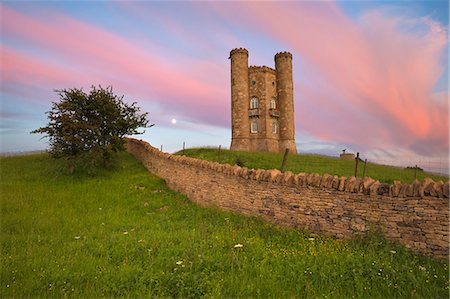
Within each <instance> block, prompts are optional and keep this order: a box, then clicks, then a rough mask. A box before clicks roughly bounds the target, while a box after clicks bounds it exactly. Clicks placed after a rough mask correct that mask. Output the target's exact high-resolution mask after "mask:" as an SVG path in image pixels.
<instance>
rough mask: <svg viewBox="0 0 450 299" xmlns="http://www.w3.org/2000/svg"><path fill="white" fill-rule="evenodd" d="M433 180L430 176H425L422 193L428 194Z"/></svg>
mask: <svg viewBox="0 0 450 299" xmlns="http://www.w3.org/2000/svg"><path fill="white" fill-rule="evenodd" d="M433 185H434V181H433V180H432V179H430V178H425V179H424V180H423V182H422V187H423V193H424V194H425V195H430V192H432V191H431V190H432V189H433Z"/></svg>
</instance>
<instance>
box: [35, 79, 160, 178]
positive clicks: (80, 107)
mask: <svg viewBox="0 0 450 299" xmlns="http://www.w3.org/2000/svg"><path fill="white" fill-rule="evenodd" d="M56 92H57V93H58V95H59V97H60V102H58V103H56V102H52V110H51V111H48V112H47V114H48V119H49V123H48V124H47V126H46V127H42V128H39V129H36V130H34V131H32V132H31V133H44V134H47V136H46V137H48V138H49V142H50V153H51V154H52V155H53V156H54V157H55V158H67V159H68V161H74V160H76V159H77V158H80V157H86V156H89V157H91V158H94V157H100V158H101V160H102V161H103V165H104V167H105V168H108V167H109V165H110V162H111V158H112V153H113V152H117V151H120V150H124V144H125V140H124V138H123V137H124V136H125V135H132V134H142V133H143V132H138V130H137V129H138V128H139V127H146V126H147V124H148V120H147V113H142V114H139V107H137V106H136V103H132V104H131V105H129V104H127V103H125V102H123V96H120V97H119V96H117V95H115V94H114V93H113V91H112V87H107V88H102V87H101V86H99V87H98V88H97V87H95V86H92V87H91V91H90V93H89V94H86V93H85V92H84V91H83V90H82V89H77V88H73V89H62V90H56ZM151 126H153V125H151ZM151 126H150V127H151ZM69 167H70V168H71V171H73V170H74V166H73V163H69Z"/></svg>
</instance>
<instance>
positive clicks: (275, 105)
mask: <svg viewBox="0 0 450 299" xmlns="http://www.w3.org/2000/svg"><path fill="white" fill-rule="evenodd" d="M270 109H277V101H276V100H275V98H271V99H270Z"/></svg>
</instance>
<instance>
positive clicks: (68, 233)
mask: <svg viewBox="0 0 450 299" xmlns="http://www.w3.org/2000/svg"><path fill="white" fill-rule="evenodd" d="M118 158H119V159H118V162H117V163H116V165H115V167H114V169H113V170H110V171H98V172H97V173H95V175H88V174H83V173H75V175H72V176H70V175H67V174H65V172H64V171H61V170H60V166H59V164H58V163H55V160H53V159H51V158H50V157H49V156H48V155H46V154H41V155H31V156H20V157H8V158H0V166H1V167H0V169H1V172H0V175H1V176H0V177H1V185H0V186H1V190H0V191H1V202H0V204H1V214H0V224H1V226H0V227H1V234H0V244H1V256H0V265H1V271H0V273H1V279H0V280H1V285H0V296H1V297H2V298H24V297H52V298H58V297H78V298H93V297H183V298H199V297H210V298H218V297H227V298H230V297H233V298H239V297H240V298H248V297H263V298H266V297H279V298H291V297H296V298H315V297H320V298H352V297H354V298H448V295H449V277H448V262H447V261H438V260H434V259H431V258H425V257H421V256H418V255H414V254H412V253H411V252H409V251H408V250H406V249H404V248H403V247H401V246H398V245H396V244H392V243H389V242H387V241H385V240H384V239H383V238H380V237H377V236H376V235H373V236H371V237H369V238H366V239H354V240H352V241H341V240H335V239H333V238H328V237H321V236H317V235H311V234H309V233H308V232H306V231H302V230H295V229H288V228H280V227H276V226H274V225H270V224H267V223H263V222H261V221H260V220H258V219H255V218H248V217H243V216H239V215H235V214H231V213H226V212H221V211H218V210H216V209H206V208H201V207H199V206H197V205H195V204H193V203H191V202H190V201H189V200H188V199H187V198H186V197H184V196H182V195H180V194H178V193H176V192H173V191H171V190H170V189H168V188H167V187H166V185H165V183H164V181H163V180H161V179H160V178H158V177H156V176H154V175H152V174H150V173H148V172H147V171H146V170H145V169H144V167H143V166H142V165H141V164H139V163H138V162H137V161H136V160H135V159H134V158H133V157H131V156H130V155H128V154H126V153H122V154H120V156H119V157H118ZM236 245H238V246H236ZM240 245H242V246H240Z"/></svg>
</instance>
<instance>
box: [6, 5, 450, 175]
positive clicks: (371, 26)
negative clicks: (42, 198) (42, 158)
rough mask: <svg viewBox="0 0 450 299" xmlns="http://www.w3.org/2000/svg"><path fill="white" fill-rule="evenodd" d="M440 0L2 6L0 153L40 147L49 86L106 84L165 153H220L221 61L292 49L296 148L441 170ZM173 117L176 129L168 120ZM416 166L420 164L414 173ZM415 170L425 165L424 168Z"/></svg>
mask: <svg viewBox="0 0 450 299" xmlns="http://www.w3.org/2000/svg"><path fill="white" fill-rule="evenodd" d="M448 6H449V4H448V1H291V2H250V1H247V2H198V1H196V2H167V1H166V2H153V1H140V2H132V1H115V2H112V1H111V2H110V1H99V2H91V1H76V2H75V1H61V2H54V1H49V2H43V1H23V2H22V1H20V2H18V1H11V2H8V1H2V2H0V26H1V27H0V30H1V31H0V33H1V35H0V38H1V40H0V77H1V86H0V98H1V106H0V137H1V138H0V151H1V152H15V151H30V150H38V149H44V148H47V147H48V143H47V139H45V138H44V139H42V136H39V135H36V134H30V133H29V132H30V131H32V130H34V129H36V128H38V127H42V126H45V125H46V123H47V119H46V114H45V112H46V111H49V110H50V109H51V102H52V101H53V102H55V101H58V100H59V99H58V95H57V94H56V93H55V90H58V89H63V88H74V87H76V88H83V89H84V90H85V91H89V89H90V86H92V85H101V86H104V87H106V86H112V87H113V91H114V92H115V93H116V94H118V95H124V99H125V100H126V101H127V102H137V103H138V106H140V107H141V110H142V111H145V112H148V113H149V121H150V123H155V126H154V127H152V128H149V129H146V130H145V133H144V134H143V135H137V136H136V137H137V138H139V139H144V140H146V141H148V142H150V143H151V144H153V145H154V146H156V147H160V146H161V145H162V146H163V150H164V151H168V152H173V151H176V150H179V149H180V148H181V147H182V144H183V142H185V143H186V146H187V147H193V146H219V145H221V146H222V147H229V145H230V142H231V95H230V62H229V60H228V57H229V52H230V51H231V50H232V49H234V48H239V47H243V48H246V49H248V51H249V63H250V65H267V66H269V67H274V55H275V54H276V53H277V52H281V51H289V52H291V53H292V54H293V79H294V103H295V129H296V136H295V137H296V142H297V147H298V151H299V152H300V153H320V154H328V155H334V156H335V155H338V154H339V153H340V152H341V150H342V149H344V148H345V149H347V151H350V152H360V153H361V156H362V157H363V158H367V159H368V160H369V161H380V162H381V163H383V162H385V163H387V164H396V163H397V164H402V163H403V164H416V163H419V165H422V166H425V167H428V168H430V169H431V168H433V167H436V168H437V169H435V170H436V171H439V172H448V165H449V103H448V85H449V83H448V81H449V74H448V50H449V41H448V31H449V29H448V24H449V22H448V18H449V17H448V16H449V7H448ZM172 119H176V123H175V124H174V123H173V122H172ZM421 163H422V164H421ZM423 164H426V165H423Z"/></svg>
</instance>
